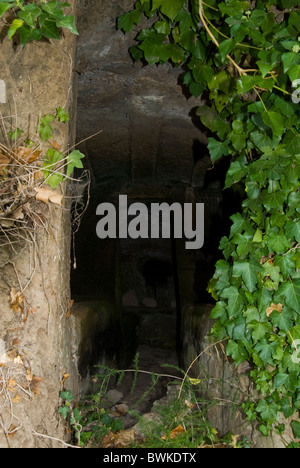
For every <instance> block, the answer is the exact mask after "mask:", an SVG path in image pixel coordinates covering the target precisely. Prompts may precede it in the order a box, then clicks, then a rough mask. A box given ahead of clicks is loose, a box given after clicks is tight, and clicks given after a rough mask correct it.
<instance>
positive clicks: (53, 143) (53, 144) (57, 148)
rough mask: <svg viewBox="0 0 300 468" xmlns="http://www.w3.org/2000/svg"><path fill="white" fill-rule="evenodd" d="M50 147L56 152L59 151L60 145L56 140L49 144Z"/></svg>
mask: <svg viewBox="0 0 300 468" xmlns="http://www.w3.org/2000/svg"><path fill="white" fill-rule="evenodd" d="M51 146H52V147H53V148H54V149H56V150H57V151H60V150H61V145H60V144H59V143H58V142H57V141H56V140H55V141H53V142H52V143H51Z"/></svg>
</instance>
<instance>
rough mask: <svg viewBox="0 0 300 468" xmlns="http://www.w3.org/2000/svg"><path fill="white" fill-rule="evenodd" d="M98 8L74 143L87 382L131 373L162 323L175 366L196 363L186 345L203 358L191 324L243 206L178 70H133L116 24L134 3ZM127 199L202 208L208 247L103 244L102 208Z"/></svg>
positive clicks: (84, 2)
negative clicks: (85, 184) (84, 172)
mask: <svg viewBox="0 0 300 468" xmlns="http://www.w3.org/2000/svg"><path fill="white" fill-rule="evenodd" d="M94 5H95V2H94V0H79V2H78V29H79V32H80V35H79V39H78V64H77V71H78V117H77V142H78V143H80V142H82V143H80V144H79V146H78V148H79V149H80V150H81V151H82V152H83V153H84V154H86V160H85V165H86V169H88V170H89V171H90V174H91V199H90V205H89V209H88V211H87V212H86V214H85V216H84V218H83V220H82V225H81V228H80V231H79V232H78V233H77V235H76V242H75V247H76V258H77V269H76V270H75V271H73V272H72V294H73V297H74V299H75V300H76V303H77V304H81V310H80V311H79V312H78V313H80V314H81V315H82V349H81V351H80V354H81V357H80V363H79V364H80V371H81V373H82V375H87V374H88V368H91V367H92V366H93V364H97V363H99V362H106V363H108V364H111V365H112V366H119V364H120V363H121V365H123V364H124V365H128V362H130V360H132V357H133V356H134V353H135V352H136V351H137V349H138V348H139V346H141V345H142V346H146V345H147V346H148V345H150V344H151V345H153V346H156V342H158V333H156V332H155V329H156V328H155V327H156V325H157V324H160V323H161V326H160V327H161V330H162V331H167V332H168V333H169V332H170V333H171V336H172V337H173V338H172V340H173V343H174V341H175V348H174V347H173V349H175V350H176V351H177V353H178V354H179V357H180V362H179V363H180V364H181V363H182V362H183V363H184V362H186V361H187V359H189V357H188V358H186V359H185V357H184V356H182V354H183V353H186V348H184V350H183V349H182V346H183V343H188V344H189V343H190V344H191V349H190V350H189V353H190V355H191V356H192V359H194V358H195V356H196V355H197V351H198V348H197V347H198V344H197V343H198V341H199V336H197V333H198V332H197V326H194V323H196V322H197V321H198V322H199V320H200V319H201V316H202V314H203V307H204V306H205V307H206V305H207V304H211V303H212V298H211V297H210V295H209V294H208V292H207V285H208V282H209V280H210V278H211V277H212V275H213V273H214V265H215V263H216V261H217V260H218V259H219V258H220V252H219V251H218V246H219V242H220V239H221V237H222V236H223V235H226V234H227V233H228V226H229V216H230V215H231V214H233V213H234V212H236V211H237V206H238V205H239V200H238V198H237V197H236V196H232V194H231V193H230V192H222V187H223V186H224V178H225V174H226V170H227V168H228V164H229V160H228V161H226V160H224V161H221V162H220V163H219V164H216V165H215V167H213V166H212V163H211V160H210V158H209V155H208V151H207V141H208V140H207V135H205V134H204V133H203V130H202V129H201V127H200V126H199V121H198V120H197V118H195V113H194V112H193V111H192V109H194V108H195V107H196V106H197V107H198V106H199V105H201V99H199V100H195V99H194V98H193V97H190V96H188V98H187V97H186V95H185V93H184V92H183V90H182V88H181V87H180V86H179V85H178V82H179V77H180V74H181V70H180V69H178V68H176V69H175V68H173V67H172V66H171V65H170V64H165V65H164V66H161V67H144V66H143V65H142V64H139V63H133V62H132V59H131V58H130V55H129V53H128V49H129V47H130V46H132V44H133V42H134V33H133V35H132V36H131V35H130V34H129V35H124V34H123V33H121V32H120V31H117V30H116V18H117V16H119V15H120V14H122V13H124V12H125V11H128V8H130V7H131V6H132V5H131V3H130V2H129V1H128V0H121V1H118V2H116V1H114V0H113V1H111V2H97V8H93V6H94ZM91 8H92V11H93V15H92V17H91V15H90V12H91ZM86 24H89V28H88V29H87V28H86ZM99 132H101V133H99ZM92 135H94V136H93V137H91V136H92ZM119 195H128V198H129V199H130V200H131V202H133V201H140V202H143V203H146V204H147V203H149V202H151V201H156V202H160V203H161V202H167V203H169V204H171V203H173V202H179V203H181V204H182V203H184V202H185V201H189V200H193V202H194V203H204V204H205V243H204V247H203V248H202V249H199V250H197V251H187V250H186V249H185V246H184V240H182V241H180V240H177V239H176V240H174V239H173V240H172V239H169V240H162V239H160V240H151V239H149V240H141V239H136V240H132V239H120V240H114V239H106V240H99V239H98V237H97V235H96V225H97V222H98V220H99V218H98V217H97V216H96V209H97V206H98V205H99V204H100V203H104V202H108V203H114V204H115V206H116V205H117V199H118V196H119ZM79 308H80V307H79ZM90 309H92V311H89V310H90ZM97 310H98V313H97V312H95V311H97ZM191 310H192V311H193V313H192V318H191ZM164 317H165V320H164ZM187 317H188V319H187ZM198 322H197V323H198ZM189 327H190V330H191V335H189V338H188V339H187V338H186V337H187V332H186V330H187V329H189ZM146 330H147V334H148V333H149V336H148V337H146V335H145V334H146ZM193 330H195V332H193ZM150 332H153V333H152V337H151V336H150V335H151V334H150ZM188 333H190V332H188ZM174 337H175V340H174ZM150 338H151V339H150ZM156 338H157V339H156ZM172 340H169V341H170V342H169V344H170V345H171V341H172ZM167 341H168V340H167V338H165V345H166V343H167ZM161 345H162V342H160V343H159V346H161ZM166 346H167V345H166ZM172 346H173V345H172ZM185 346H186V345H185ZM153 349H154V348H153ZM159 349H160V350H161V349H162V348H159ZM160 352H161V351H160ZM166 353H168V351H166ZM161 358H162V359H163V356H162V357H161Z"/></svg>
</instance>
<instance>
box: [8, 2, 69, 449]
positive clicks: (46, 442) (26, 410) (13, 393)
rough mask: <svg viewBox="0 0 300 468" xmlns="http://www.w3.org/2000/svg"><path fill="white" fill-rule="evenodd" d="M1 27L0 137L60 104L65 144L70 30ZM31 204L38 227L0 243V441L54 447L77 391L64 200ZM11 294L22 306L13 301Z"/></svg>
mask: <svg viewBox="0 0 300 468" xmlns="http://www.w3.org/2000/svg"><path fill="white" fill-rule="evenodd" d="M71 3H74V2H72V1H71ZM0 29H1V49H0V79H1V80H2V81H1V83H2V90H3V86H4V85H3V83H4V84H5V95H4V94H3V92H2V97H1V99H0V112H1V122H0V126H1V130H2V136H1V143H3V144H7V138H6V136H7V132H8V131H10V130H15V129H16V128H17V127H19V128H20V129H23V130H24V132H25V134H24V135H26V136H27V137H28V138H31V139H32V140H34V139H35V134H36V127H37V122H38V118H39V117H40V116H44V115H45V114H47V113H49V114H54V113H55V111H56V108H57V107H59V106H61V107H63V108H64V109H65V110H66V111H67V112H68V113H69V114H70V117H71V118H70V122H71V124H70V125H69V126H68V125H67V124H66V125H64V126H63V127H60V128H59V129H57V130H56V131H55V139H56V141H57V142H58V144H59V145H61V147H62V148H63V150H64V151H66V150H67V149H68V147H69V146H70V145H72V144H73V143H74V132H75V128H74V125H73V124H74V122H75V120H76V119H75V115H76V93H75V90H76V81H75V82H74V73H73V68H74V61H75V38H74V36H73V35H72V34H71V33H69V32H65V33H64V36H63V38H62V40H61V41H54V40H53V41H52V40H51V41H44V42H32V43H29V44H28V45H27V46H26V47H25V49H24V50H22V49H21V46H20V44H19V43H18V40H17V39H16V40H15V39H14V40H12V41H9V40H8V39H7V37H6V34H5V29H6V26H5V24H4V22H3V21H1V23H0ZM66 189H67V188H66V187H64V188H63V189H62V190H63V193H65V191H66ZM38 207H39V210H40V213H42V215H41V216H42V218H41V219H44V220H45V228H43V227H41V228H37V229H36V230H35V232H34V233H33V234H32V238H31V242H26V243H24V244H23V245H21V246H16V247H15V248H10V249H8V248H7V247H2V248H1V251H0V304H1V306H0V308H1V321H0V340H1V341H0V343H1V345H2V351H3V354H2V356H1V362H2V364H0V388H1V392H0V406H1V417H0V447H12V448H13V447H18V448H22V447H26V448H29V447H43V446H46V447H52V446H56V445H58V446H59V447H61V444H59V443H57V442H55V441H54V440H52V439H51V437H56V438H58V439H59V438H64V437H65V430H64V427H63V423H62V419H61V417H60V416H59V414H58V406H59V403H60V400H59V393H60V391H61V390H62V389H63V387H64V385H65V386H67V388H68V389H71V390H72V391H73V392H74V393H75V394H76V392H78V379H77V371H76V366H75V361H74V359H73V357H74V356H73V352H74V349H73V348H72V336H71V333H72V332H71V326H70V325H71V322H70V320H71V319H70V318H68V317H69V314H68V310H69V303H70V279H69V277H70V219H69V210H68V209H69V205H68V201H67V199H64V201H63V206H62V207H58V206H57V207H56V206H55V205H52V204H51V203H49V204H44V203H42V202H39V204H38ZM13 294H16V295H17V296H16V297H17V298H18V297H20V298H21V301H23V303H22V307H20V308H18V307H13V303H15V304H16V303H17V302H16V301H17V300H18V299H14V297H13ZM67 374H69V378H68V379H67V381H66V383H65V384H64V381H65V379H66V377H67ZM37 434H42V435H45V436H48V437H49V436H50V439H49V438H45V437H42V436H41V435H37Z"/></svg>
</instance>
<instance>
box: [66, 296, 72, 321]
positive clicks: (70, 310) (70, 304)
mask: <svg viewBox="0 0 300 468" xmlns="http://www.w3.org/2000/svg"><path fill="white" fill-rule="evenodd" d="M73 305H74V300H73V299H72V300H71V301H70V302H69V309H68V312H67V314H66V318H67V319H69V318H70V317H71V314H72V307H73Z"/></svg>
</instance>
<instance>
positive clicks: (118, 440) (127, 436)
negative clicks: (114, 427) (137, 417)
mask: <svg viewBox="0 0 300 468" xmlns="http://www.w3.org/2000/svg"><path fill="white" fill-rule="evenodd" d="M134 440H135V432H134V430H133V429H128V430H127V431H120V432H117V433H116V434H115V433H113V432H112V431H109V433H108V434H107V435H105V436H104V437H103V438H102V440H101V447H102V448H125V447H128V446H129V445H131V444H132V442H134Z"/></svg>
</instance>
